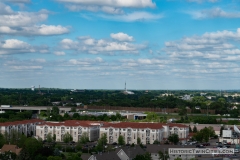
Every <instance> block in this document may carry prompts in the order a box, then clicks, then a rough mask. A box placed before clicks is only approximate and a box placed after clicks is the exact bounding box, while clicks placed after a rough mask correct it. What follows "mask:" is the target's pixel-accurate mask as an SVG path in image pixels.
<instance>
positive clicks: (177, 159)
mask: <svg viewBox="0 0 240 160" xmlns="http://www.w3.org/2000/svg"><path fill="white" fill-rule="evenodd" d="M174 160H182V158H180V157H177V158H175V159H174Z"/></svg>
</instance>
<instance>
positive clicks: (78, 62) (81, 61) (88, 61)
mask: <svg viewBox="0 0 240 160" xmlns="http://www.w3.org/2000/svg"><path fill="white" fill-rule="evenodd" d="M103 62H104V60H103V59H102V58H101V57H96V58H95V59H70V60H69V63H70V64H72V65H84V66H89V65H91V64H92V65H96V63H103Z"/></svg>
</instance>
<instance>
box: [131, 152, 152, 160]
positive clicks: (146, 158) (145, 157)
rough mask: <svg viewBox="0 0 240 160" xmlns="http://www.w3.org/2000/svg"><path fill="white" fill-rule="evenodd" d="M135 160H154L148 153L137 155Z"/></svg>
mask: <svg viewBox="0 0 240 160" xmlns="http://www.w3.org/2000/svg"><path fill="white" fill-rule="evenodd" d="M133 160H152V157H151V154H150V153H149V152H146V153H145V154H137V155H136V157H135V158H133Z"/></svg>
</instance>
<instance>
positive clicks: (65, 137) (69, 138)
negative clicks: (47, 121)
mask: <svg viewBox="0 0 240 160" xmlns="http://www.w3.org/2000/svg"><path fill="white" fill-rule="evenodd" d="M72 140H73V138H72V135H71V134H69V133H68V132H67V133H65V134H64V135H63V142H64V143H65V152H66V148H67V144H68V143H69V142H70V141H72Z"/></svg>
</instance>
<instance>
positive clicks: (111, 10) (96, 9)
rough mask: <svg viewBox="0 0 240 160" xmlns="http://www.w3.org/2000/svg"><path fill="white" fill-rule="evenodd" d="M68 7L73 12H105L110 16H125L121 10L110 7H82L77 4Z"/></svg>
mask: <svg viewBox="0 0 240 160" xmlns="http://www.w3.org/2000/svg"><path fill="white" fill-rule="evenodd" d="M66 7H67V8H68V9H69V10H71V11H82V10H86V11H90V12H99V11H101V12H104V13H108V14H123V13H124V11H123V10H122V9H121V8H116V7H110V6H82V5H76V4H68V5H66Z"/></svg>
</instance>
